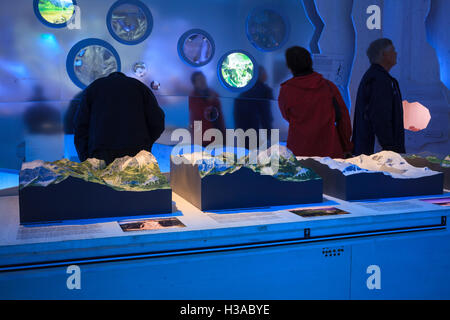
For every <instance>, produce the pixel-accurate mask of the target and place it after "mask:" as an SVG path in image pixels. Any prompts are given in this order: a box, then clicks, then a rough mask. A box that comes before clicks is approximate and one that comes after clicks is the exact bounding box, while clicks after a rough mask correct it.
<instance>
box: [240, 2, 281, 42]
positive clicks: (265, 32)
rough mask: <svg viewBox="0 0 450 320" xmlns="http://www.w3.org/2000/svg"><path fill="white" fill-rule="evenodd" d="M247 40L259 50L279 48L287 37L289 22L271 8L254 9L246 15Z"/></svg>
mask: <svg viewBox="0 0 450 320" xmlns="http://www.w3.org/2000/svg"><path fill="white" fill-rule="evenodd" d="M246 32H247V37H248V40H249V41H250V42H251V43H252V45H253V46H254V47H255V48H257V49H258V50H261V51H274V50H277V49H279V48H281V47H282V46H283V45H284V44H285V43H286V41H287V39H288V37H289V23H288V21H287V20H286V19H285V18H283V16H281V15H280V14H279V13H278V12H276V11H275V10H272V9H261V8H259V9H255V10H253V11H252V12H251V13H250V14H249V15H248V17H247V22H246Z"/></svg>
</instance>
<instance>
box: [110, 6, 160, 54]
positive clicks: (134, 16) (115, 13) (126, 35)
mask: <svg viewBox="0 0 450 320" xmlns="http://www.w3.org/2000/svg"><path fill="white" fill-rule="evenodd" d="M106 24H107V26H108V30H109V33H110V34H111V36H112V37H113V38H114V39H116V40H117V41H119V42H121V43H123V44H128V45H133V44H138V43H140V42H142V41H144V40H145V39H147V37H148V36H149V35H150V33H151V32H152V29H153V16H152V13H151V12H150V10H149V9H148V8H147V6H146V5H145V4H144V3H142V2H141V1H138V0H119V1H117V2H116V3H114V4H113V5H112V6H111V8H110V9H109V11H108V15H107V18H106Z"/></svg>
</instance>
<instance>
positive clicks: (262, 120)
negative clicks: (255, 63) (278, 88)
mask: <svg viewBox="0 0 450 320" xmlns="http://www.w3.org/2000/svg"><path fill="white" fill-rule="evenodd" d="M266 81H267V72H266V70H265V69H264V67H262V66H260V67H259V73H258V80H257V81H256V83H255V85H254V86H253V87H252V88H251V89H250V90H248V91H245V92H243V93H241V94H240V95H239V96H238V97H237V98H236V100H235V102H234V123H235V127H236V129H242V130H244V131H247V130H248V129H255V130H256V133H257V134H258V130H259V129H267V140H268V142H270V129H272V120H273V118H272V111H271V110H270V105H271V104H270V101H271V100H273V93H272V89H271V88H270V87H269V86H268V85H267V84H266V83H265V82H266ZM258 139H259V135H258ZM258 145H259V144H258ZM246 147H247V148H248V141H247V143H246Z"/></svg>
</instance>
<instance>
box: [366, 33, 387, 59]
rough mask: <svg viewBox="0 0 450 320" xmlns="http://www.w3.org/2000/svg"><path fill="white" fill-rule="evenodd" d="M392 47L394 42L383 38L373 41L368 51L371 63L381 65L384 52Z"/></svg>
mask: <svg viewBox="0 0 450 320" xmlns="http://www.w3.org/2000/svg"><path fill="white" fill-rule="evenodd" d="M392 45H393V43H392V41H391V40H390V39H387V38H381V39H378V40H375V41H373V42H372V43H371V44H370V46H369V48H368V49H367V57H369V61H370V63H372V64H374V63H380V62H381V58H382V57H383V52H384V51H385V50H386V49H387V48H389V47H390V46H392Z"/></svg>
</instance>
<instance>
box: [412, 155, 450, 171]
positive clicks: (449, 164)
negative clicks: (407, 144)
mask: <svg viewBox="0 0 450 320" xmlns="http://www.w3.org/2000/svg"><path fill="white" fill-rule="evenodd" d="M406 158H407V159H424V160H427V161H429V162H431V163H434V164H437V165H440V166H441V167H444V168H450V155H448V156H446V157H445V158H443V159H441V158H440V157H438V156H436V155H431V154H430V155H426V154H424V155H422V154H412V155H408V156H406Z"/></svg>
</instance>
